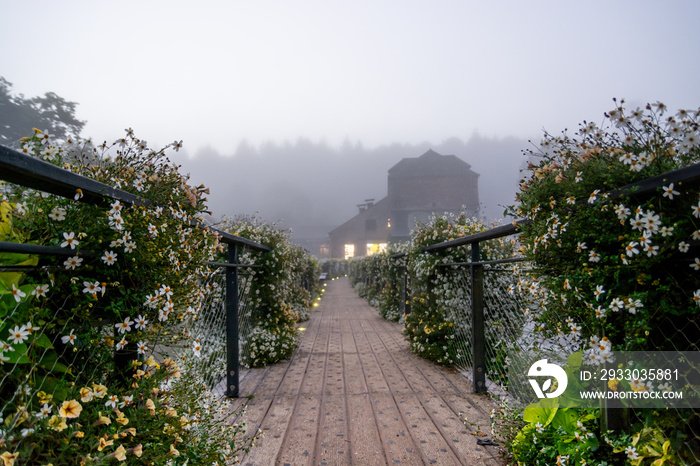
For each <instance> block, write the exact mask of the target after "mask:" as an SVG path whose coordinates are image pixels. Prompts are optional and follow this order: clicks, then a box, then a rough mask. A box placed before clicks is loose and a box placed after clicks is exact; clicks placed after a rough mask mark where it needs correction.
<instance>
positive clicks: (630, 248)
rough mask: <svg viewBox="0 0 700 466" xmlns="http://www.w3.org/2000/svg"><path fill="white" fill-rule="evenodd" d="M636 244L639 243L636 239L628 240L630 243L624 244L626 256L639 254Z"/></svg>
mask: <svg viewBox="0 0 700 466" xmlns="http://www.w3.org/2000/svg"><path fill="white" fill-rule="evenodd" d="M638 244H639V243H637V242H636V241H630V243H629V244H628V245H627V246H625V250H626V252H627V256H629V257H633V256H634V255H635V254H639V249H637V248H636V247H635V246H637V245H638Z"/></svg>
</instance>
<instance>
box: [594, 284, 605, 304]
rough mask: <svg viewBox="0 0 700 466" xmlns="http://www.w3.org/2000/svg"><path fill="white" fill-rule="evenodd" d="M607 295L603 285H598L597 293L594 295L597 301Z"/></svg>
mask: <svg viewBox="0 0 700 466" xmlns="http://www.w3.org/2000/svg"><path fill="white" fill-rule="evenodd" d="M604 293H605V289H604V288H603V285H596V287H595V291H594V292H593V294H594V295H595V300H596V301H598V299H599V298H600V297H601V296H602V295H603V294H604Z"/></svg>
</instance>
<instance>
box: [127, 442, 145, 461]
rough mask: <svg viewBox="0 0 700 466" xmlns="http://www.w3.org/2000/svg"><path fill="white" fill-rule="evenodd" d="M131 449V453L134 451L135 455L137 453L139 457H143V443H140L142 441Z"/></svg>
mask: <svg viewBox="0 0 700 466" xmlns="http://www.w3.org/2000/svg"><path fill="white" fill-rule="evenodd" d="M129 451H130V452H131V453H133V454H134V455H136V456H137V457H139V458H141V455H142V454H143V450H142V449H141V444H140V443H139V444H138V445H136V446H135V447H134V448H132V449H131V450H129Z"/></svg>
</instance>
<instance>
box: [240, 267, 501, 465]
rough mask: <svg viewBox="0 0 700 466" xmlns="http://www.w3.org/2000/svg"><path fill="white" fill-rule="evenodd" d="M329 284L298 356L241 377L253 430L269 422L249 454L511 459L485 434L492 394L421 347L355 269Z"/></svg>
mask: <svg viewBox="0 0 700 466" xmlns="http://www.w3.org/2000/svg"><path fill="white" fill-rule="evenodd" d="M326 288H327V290H326V292H325V295H324V297H323V299H322V300H321V302H320V305H319V307H318V308H316V310H314V311H313V312H312V317H311V320H310V321H308V322H306V323H305V324H306V327H307V328H306V330H305V332H304V336H303V338H302V341H301V345H300V347H299V348H298V349H297V350H296V351H295V353H294V355H293V356H292V358H291V359H290V360H289V361H286V362H283V363H278V364H275V365H273V366H270V367H267V368H264V369H253V370H251V371H249V372H248V373H247V374H246V375H245V377H244V378H243V380H242V381H241V389H240V394H241V397H242V398H240V399H239V400H237V401H236V403H237V404H240V403H243V402H245V403H247V404H248V411H247V414H246V418H247V422H248V425H249V432H255V431H257V429H258V427H260V428H262V429H263V430H264V432H265V434H264V438H263V439H261V440H259V441H258V443H257V444H256V446H255V447H254V448H253V449H252V450H251V452H250V453H249V454H248V455H247V456H245V457H244V458H242V461H241V463H242V464H244V465H290V466H297V465H350V464H353V465H368V466H374V465H383V464H384V465H394V464H407V465H420V464H438V465H490V466H496V465H502V464H505V463H504V462H503V461H502V460H501V458H500V457H499V454H498V452H497V450H496V447H493V446H479V445H477V443H476V442H477V439H479V438H483V437H481V436H480V435H483V434H479V433H478V431H479V430H480V431H481V432H489V412H490V409H491V408H492V403H491V401H490V400H489V399H488V398H486V397H484V396H478V395H474V394H472V393H471V387H470V384H469V382H468V381H467V380H466V379H465V378H464V377H463V376H462V375H460V374H459V373H458V372H457V371H454V370H451V369H446V368H443V367H439V366H437V365H434V364H432V363H430V362H429V361H427V360H424V359H422V358H419V357H417V356H415V355H413V354H411V353H410V352H409V349H408V343H407V342H406V341H405V340H404V338H403V336H402V334H401V329H402V326H401V325H399V324H394V323H390V322H387V321H385V320H383V319H382V318H381V317H380V316H379V314H378V313H377V311H376V310H375V309H373V308H372V307H370V306H369V305H368V304H367V302H366V301H364V300H363V299H361V298H359V297H358V296H357V294H356V293H355V291H354V290H353V289H352V288H351V287H350V285H349V283H348V280H347V278H342V279H338V280H334V281H331V282H330V283H329V284H328V286H327V287H326ZM246 395H254V396H253V398H252V399H250V400H247V399H245V398H244V397H245V396H246ZM460 413H461V416H460ZM465 417H466V419H467V424H466V427H465V423H463V422H462V419H463V418H465Z"/></svg>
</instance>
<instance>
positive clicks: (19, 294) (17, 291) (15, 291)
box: [10, 283, 27, 302]
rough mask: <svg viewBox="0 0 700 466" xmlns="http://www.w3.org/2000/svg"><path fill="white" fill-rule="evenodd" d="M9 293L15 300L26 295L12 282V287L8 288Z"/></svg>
mask: <svg viewBox="0 0 700 466" xmlns="http://www.w3.org/2000/svg"><path fill="white" fill-rule="evenodd" d="M10 293H11V294H12V296H13V297H14V298H15V301H17V302H20V301H21V300H22V298H24V297H25V296H27V293H25V292H24V291H22V290H20V289H19V288H17V287H16V286H15V284H14V283H13V284H12V289H11V290H10Z"/></svg>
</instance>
